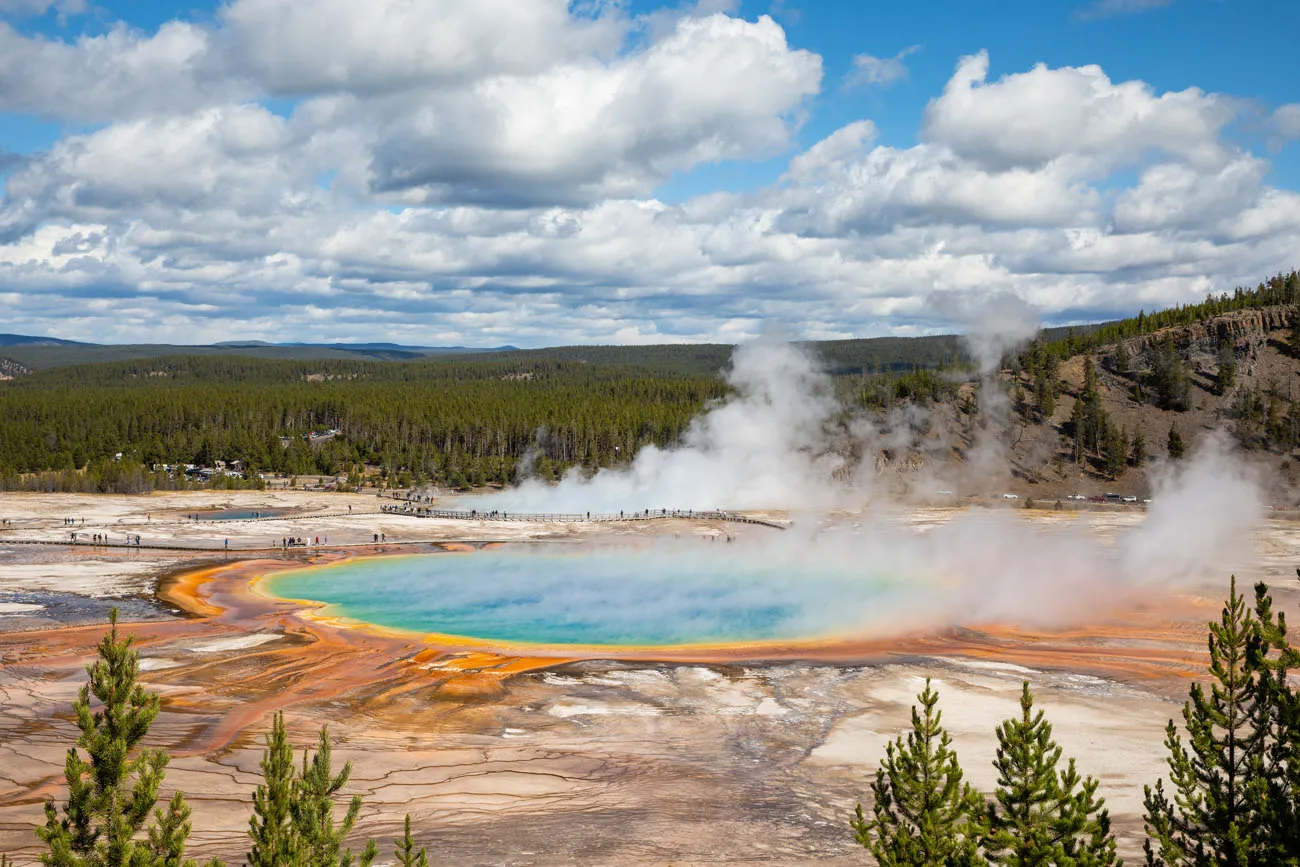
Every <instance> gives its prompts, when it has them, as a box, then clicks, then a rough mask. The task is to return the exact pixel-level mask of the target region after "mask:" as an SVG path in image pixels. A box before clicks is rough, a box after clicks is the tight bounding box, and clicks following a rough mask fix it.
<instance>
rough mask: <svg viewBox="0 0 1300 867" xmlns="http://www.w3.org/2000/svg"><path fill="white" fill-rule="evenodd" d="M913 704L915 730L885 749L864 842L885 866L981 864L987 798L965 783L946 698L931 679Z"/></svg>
mask: <svg viewBox="0 0 1300 867" xmlns="http://www.w3.org/2000/svg"><path fill="white" fill-rule="evenodd" d="M917 699H918V700H919V701H920V702H921V709H920V710H918V709H917V707H916V706H915V705H913V706H912V731H911V732H910V733H908V735H907V740H906V741H904V740H903V738H902V737H901V736H900V737H899V738H898V739H897V740H896V741H894V743H891V744H888V745H887V746H886V747H885V759H884V761H883V762H881V766H880V768H879V769H878V770H877V771H876V780H875V782H874V783H872V785H871V791H872V795H873V796H874V799H875V800H874V803H873V804H872V818H871V819H870V820H868V819H866V818H865V817H864V816H863V813H862V805H861V804H859V805H858V808H857V817H856V818H855V819H854V820H853V822H852V826H853V831H854V836H855V837H856V839H857V841H858V842H859V843H861V844H862V845H863V846H864V847H866V848H867V849H868V850H869V851H870V852H871V854H872V855H873V856H874V857H875V859H876V861H877V862H878V863H879V864H880V867H962V865H978V864H982V863H983V861H982V860H981V859H980V857H979V851H978V848H977V843H978V835H979V831H978V820H979V818H980V814H981V812H982V805H981V801H980V797H979V795H978V794H977V793H976V792H975V791H974V790H973V789H972V788H971V787H970V785H968V784H963V783H962V770H961V765H960V764H958V762H957V754H956V752H954V751H953V749H952V739H951V738H950V737H949V735H948V732H947V731H945V730H944V728H943V725H942V713H941V712H940V711H939V710H938V709H937V707H936V706H937V705H938V703H939V695H938V693H937V692H935V691H934V689H932V688H931V686H930V680H929V678H926V681H925V689H924V691H922V692H921V694H920V695H919V696H917Z"/></svg>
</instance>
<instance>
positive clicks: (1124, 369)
mask: <svg viewBox="0 0 1300 867" xmlns="http://www.w3.org/2000/svg"><path fill="white" fill-rule="evenodd" d="M1129 366H1130V362H1129V355H1128V348H1127V347H1126V346H1125V345H1124V341H1122V340H1121V341H1119V342H1118V343H1116V344H1115V372H1116V373H1118V374H1119V375H1120V376H1128V373H1129Z"/></svg>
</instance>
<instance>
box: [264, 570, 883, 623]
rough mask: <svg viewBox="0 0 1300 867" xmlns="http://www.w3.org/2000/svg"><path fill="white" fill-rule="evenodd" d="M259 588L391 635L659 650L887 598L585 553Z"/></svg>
mask: <svg viewBox="0 0 1300 867" xmlns="http://www.w3.org/2000/svg"><path fill="white" fill-rule="evenodd" d="M723 547H724V546H721V545H719V546H716V549H715V550H718V549H723ZM727 549H728V550H729V549H730V546H727ZM266 588H267V590H268V591H269V592H271V593H273V594H275V595H278V596H282V597H287V598H292V599H310V600H313V601H317V602H324V603H326V604H327V606H328V607H327V609H326V613H327V614H330V615H334V616H343V617H348V618H352V619H354V620H360V621H365V622H367V623H372V624H375V625H378V626H386V627H392V628H397V629H408V630H413V631H418V632H441V633H446V634H450V635H460V636H468V637H474V638H481V639H486V640H489V641H501V642H511V643H521V644H584V645H658V646H663V645H677V644H699V643H721V642H750V641H770V640H782V639H800V638H818V637H823V636H831V635H843V634H845V633H849V632H853V631H854V630H855V629H859V628H862V627H863V626H865V625H866V621H867V620H869V619H870V618H869V616H868V614H867V613H866V609H864V607H863V602H864V601H879V600H880V599H882V598H884V597H885V596H887V595H889V593H890V590H889V588H888V586H887V584H886V583H885V582H882V581H872V580H869V579H866V578H864V576H863V575H862V573H861V571H860V570H858V569H853V570H850V569H847V568H845V569H828V568H826V567H825V566H824V565H822V566H820V567H819V568H818V569H817V572H816V575H815V576H814V575H806V574H800V572H799V569H798V566H797V564H792V563H789V562H782V559H781V558H765V557H762V556H753V555H752V554H751V555H750V556H748V557H746V558H745V559H743V560H742V559H739V558H737V557H736V556H734V555H730V556H729V555H728V554H727V553H721V552H720V553H713V552H712V551H710V552H708V553H704V552H699V551H694V552H691V551H677V552H674V551H664V550H649V551H647V550H622V549H612V550H606V549H594V550H593V549H590V548H587V549H582V550H580V551H557V550H555V549H551V548H547V549H541V550H536V549H533V550H517V549H516V550H494V551H478V552H474V553H440V554H420V555H413V556H404V557H379V558H369V559H362V560H355V561H351V562H348V563H340V564H337V565H332V566H317V567H311V568H308V569H300V570H294V571H291V572H282V573H278V574H276V575H275V576H273V577H272V578H271V579H269V581H268V583H267V584H266ZM871 607H875V606H871Z"/></svg>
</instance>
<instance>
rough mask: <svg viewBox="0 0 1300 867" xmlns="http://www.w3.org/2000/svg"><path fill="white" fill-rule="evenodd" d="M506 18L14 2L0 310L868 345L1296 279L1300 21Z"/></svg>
mask: <svg viewBox="0 0 1300 867" xmlns="http://www.w3.org/2000/svg"><path fill="white" fill-rule="evenodd" d="M498 2H499V0H498ZM513 2H514V3H515V4H517V5H514V6H510V7H509V9H510V11H511V13H512V14H510V15H502V14H496V17H495V19H494V18H493V17H492V15H491V14H490V13H489V12H487V11H482V10H485V9H487V7H488V6H491V3H489V2H487V0H484V2H483V3H479V4H465V3H462V2H459V0H424V2H423V3H417V4H414V6H410V5H404V4H396V3H390V2H388V0H376V2H375V3H373V4H369V5H367V4H348V3H344V2H339V0H321V2H320V3H318V4H312V3H305V2H294V0H232V2H231V3H230V5H229V6H227V7H221V8H219V7H218V6H217V5H214V4H185V5H173V4H166V3H158V2H102V3H95V4H93V5H89V4H83V3H80V2H77V0H64V2H62V3H55V4H53V5H51V4H50V2H49V0H0V20H3V21H4V22H5V24H6V25H7V28H8V29H7V30H6V31H4V32H2V33H0V37H3V40H4V43H3V44H0V54H3V53H8V54H9V55H10V57H11V60H10V61H9V63H8V64H7V65H6V63H5V61H4V60H3V57H0V184H2V185H3V194H2V195H3V197H2V198H0V301H3V300H12V301H13V302H14V307H15V309H16V310H17V311H18V313H17V315H16V319H17V320H18V322H19V323H20V324H22V325H23V327H25V328H27V329H29V330H37V331H42V332H49V333H53V330H61V333H63V334H64V335H65V336H73V337H77V336H80V337H87V336H89V335H91V334H96V335H101V336H102V339H110V340H113V339H120V340H128V339H129V340H135V339H141V338H142V337H150V336H156V337H157V339H160V340H161V339H174V338H175V336H176V334H178V333H179V334H193V335H196V337H198V336H202V337H204V338H207V337H210V336H217V335H221V337H222V338H224V337H227V336H228V335H229V332H230V330H231V329H232V328H233V329H235V330H237V331H239V332H240V336H247V337H250V338H252V337H260V338H264V339H265V338H270V337H275V336H277V334H276V332H277V331H278V330H280V328H281V325H280V323H282V322H283V321H284V320H283V315H282V314H283V312H284V311H286V310H290V309H296V310H308V309H309V310H310V311H311V315H310V316H309V317H307V320H306V321H304V322H302V323H301V324H299V325H296V326H295V328H296V330H295V333H294V334H292V335H289V336H290V337H292V338H294V339H317V338H319V339H348V338H350V337H355V339H362V340H368V339H388V338H390V337H392V336H393V331H394V330H396V332H397V333H398V334H399V335H400V336H401V338H402V339H405V340H407V342H429V343H434V342H446V341H455V342H466V343H486V344H492V343H500V342H514V343H518V344H520V345H538V344H541V343H556V342H589V341H597V342H653V341H656V340H659V339H670V340H684V339H686V340H689V339H738V338H741V337H744V336H745V335H748V334H752V333H756V332H757V331H758V330H761V328H762V327H763V324H764V323H765V322H767V321H770V320H772V319H779V320H783V321H784V322H785V324H786V325H787V327H788V328H789V329H791V330H792V331H793V332H795V333H796V334H799V335H803V336H810V337H846V336H865V335H869V334H884V333H897V334H907V333H920V332H923V331H926V330H934V328H941V327H943V323H936V322H935V321H934V317H933V316H931V315H930V314H929V311H928V306H929V305H928V302H927V298H929V297H930V296H931V295H933V294H934V293H940V294H943V293H963V294H971V295H978V294H979V293H980V292H981V291H988V292H989V293H995V292H1002V291H1011V292H1012V293H1013V294H1019V295H1021V296H1022V297H1023V298H1024V299H1025V300H1026V301H1028V302H1029V303H1030V304H1032V305H1034V306H1035V307H1037V308H1038V309H1040V310H1041V315H1042V318H1043V321H1045V322H1060V321H1067V320H1071V321H1073V320H1076V319H1087V318H1089V317H1090V316H1103V315H1112V314H1113V313H1115V312H1117V311H1118V312H1123V311H1124V310H1126V309H1127V308H1129V307H1134V306H1137V305H1141V306H1147V307H1151V306H1155V305H1159V304H1161V303H1176V302H1178V301H1181V300H1190V299H1191V298H1196V297H1201V296H1203V294H1204V293H1205V291H1218V290H1221V289H1229V288H1231V286H1232V285H1234V284H1235V282H1239V281H1249V280H1253V279H1259V278H1262V277H1264V276H1267V274H1268V273H1269V272H1270V271H1271V270H1273V269H1277V268H1285V267H1291V266H1293V265H1295V264H1300V262H1293V261H1289V260H1288V256H1292V255H1294V254H1293V253H1290V252H1288V251H1292V250H1295V249H1298V248H1300V245H1297V244H1295V243H1294V241H1295V240H1296V233H1297V225H1296V216H1295V214H1296V213H1300V204H1297V203H1298V202H1300V199H1297V198H1296V194H1295V191H1296V190H1297V188H1300V147H1297V144H1296V139H1297V138H1298V137H1300V87H1298V86H1297V81H1298V80H1300V76H1296V75H1295V73H1294V70H1293V62H1292V60H1291V59H1290V58H1291V51H1292V49H1291V45H1290V41H1291V40H1292V39H1293V37H1294V34H1295V33H1296V32H1300V5H1297V4H1290V3H1281V2H1271V3H1268V2H1259V0H1242V2H1234V3H1228V2H1226V0H1083V2H1079V3H1068V2H1061V3H1057V2H1002V3H997V4H972V3H968V2H924V3H921V2H918V3H911V4H883V3H866V2H858V3H841V2H812V0H806V2H801V0H783V2H780V3H776V4H773V3H771V2H750V0H741V2H739V3H735V2H727V0H701V2H699V3H698V4H695V5H687V6H682V5H667V6H665V5H663V4H658V3H652V2H646V0H636V2H631V3H627V4H622V5H612V4H601V3H588V4H583V5H581V6H576V5H575V6H570V7H568V8H567V9H566V8H565V3H564V0H513ZM46 7H48V8H46ZM502 8H503V9H504V8H506V7H504V6H503V7H502ZM476 9H477V10H480V12H481V14H480V13H479V12H475V10H476ZM41 10H44V11H41ZM412 10H414V11H412ZM514 13H517V14H514ZM476 16H477V17H476ZM769 17H770V20H768V18H769ZM321 22H324V24H322V23H321ZM440 22H442V23H445V24H446V27H439V26H438V25H439V23H440ZM322 26H323V27H325V28H327V30H326V31H324V32H326V33H327V34H328V35H324V36H322V31H321V30H320V29H319V27H322ZM425 27H427V28H428V29H427V30H425V29H423V28H425ZM272 31H274V32H275V34H276V35H275V36H274V37H273V38H272V37H268V36H267V34H269V33H271V32H272ZM447 33H452V34H456V36H455V38H463V39H464V44H463V45H461V44H455V43H454V40H453V43H452V44H441V43H439V41H438V40H439V39H440V38H443V37H445V35H446V34H447ZM426 34H427V35H426ZM407 35H409V37H410V38H409V42H407V41H404V37H406V36H407ZM322 39H326V40H330V42H329V44H321V43H320V40H322ZM368 39H369V40H372V42H371V43H367V42H366V40H368ZM282 40H284V41H285V42H284V44H281V41H282ZM313 40H315V41H313ZM502 46H507V47H508V50H507V48H502ZM498 49H500V50H498ZM971 57H976V58H981V57H982V58H984V60H983V61H982V63H984V64H985V65H986V67H987V68H986V69H984V68H983V67H981V66H980V63H979V62H977V63H976V64H975V66H973V67H972V66H969V65H965V64H967V61H965V60H963V58H971ZM141 58H144V60H143V61H142V60H141ZM1038 64H1043V68H1042V69H1037V68H1036V67H1037V65H1038ZM1091 67H1100V73H1096V74H1094V73H1093V72H1089V71H1088V69H1089V68H1091ZM741 69H743V70H747V72H745V73H744V74H740V73H737V74H736V75H735V76H731V75H729V72H730V71H731V70H741ZM870 69H875V70H876V72H877V74H876V75H874V76H872V75H868V74H866V73H865V72H864V71H863V70H870ZM961 70H965V71H964V72H963V71H961ZM692 76H695V77H692ZM961 76H966V78H961V80H963V81H965V80H969V81H970V82H972V84H971V85H969V86H970V87H971V88H972V89H971V90H970V91H969V94H968V95H963V94H964V93H965V91H960V92H955V93H954V94H953V95H952V97H951V98H949V97H946V96H945V88H947V87H949V85H950V82H953V81H957V80H958V79H959V78H960V77H961ZM959 90H960V89H959ZM610 94H613V96H612V97H611V96H610ZM485 95H486V96H485ZM606 98H608V99H609V101H608V102H604V101H603V100H606ZM498 99H499V100H500V103H499V104H497V103H496V102H494V101H493V100H498ZM549 100H555V103H554V105H548V104H547V103H548V101H549ZM1044 100H1046V102H1044ZM1049 115H1050V116H1049ZM660 116H664V122H663V123H660V122H659V121H660ZM994 117H1000V118H1001V120H1000V121H995V120H992V118H994ZM999 123H1001V124H1004V125H1006V126H1007V127H1008V128H1009V127H1011V126H1014V127H1016V130H1017V131H1016V132H1015V133H1014V134H1013V133H1011V132H1009V131H1007V132H1006V134H1005V135H1003V130H1002V129H1001V128H1000V127H999V126H998V124H999ZM566 124H568V126H566ZM1062 131H1068V132H1062ZM1076 140H1077V146H1075V144H1076ZM6 153H8V154H10V156H9V157H4V156H3V155H4V154H6ZM15 154H16V155H18V156H19V157H20V159H15V158H14V156H13V155H15ZM800 167H802V168H800ZM162 175H167V177H162ZM647 221H648V222H647ZM746 227H748V228H746ZM243 232H248V233H249V234H248V235H247V237H244V236H242V235H241V233H243ZM393 239H400V243H399V242H398V241H397V240H393ZM386 240H387V241H390V242H391V243H392V245H393V246H392V248H391V250H388V251H387V252H385V253H384V254H383V255H379V254H378V253H376V250H377V249H379V248H382V247H383V246H384V243H385V241H386ZM647 247H649V248H651V249H645V248H647ZM70 251H71V252H70ZM1170 251H1176V252H1177V255H1176V257H1175V258H1172V259H1171V254H1170ZM72 253H75V254H76V255H72ZM642 256H644V257H645V260H644V263H641V268H640V270H639V271H637V272H633V271H632V270H631V267H632V265H633V264H635V263H638V262H640V259H639V257H642ZM620 263H623V265H624V267H625V269H626V270H623V271H620ZM268 284H270V285H269V286H268ZM395 287H400V288H395ZM981 287H985V288H983V289H982V288H981ZM67 298H76V299H78V301H77V308H78V311H79V313H82V314H84V315H80V316H77V317H74V318H72V319H68V318H67V317H62V316H56V315H54V314H53V312H52V311H55V310H57V309H59V305H60V303H61V300H62V299H67ZM259 299H261V300H259ZM1090 311H1091V313H1090ZM106 322H108V323H111V325H110V326H109V327H108V328H107V330H106V329H105V327H104V325H105V323H106ZM958 324H959V323H958ZM11 330H12V329H11Z"/></svg>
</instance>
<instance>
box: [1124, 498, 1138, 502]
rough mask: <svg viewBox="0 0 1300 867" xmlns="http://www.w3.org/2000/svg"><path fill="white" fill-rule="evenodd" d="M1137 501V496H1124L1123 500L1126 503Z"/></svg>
mask: <svg viewBox="0 0 1300 867" xmlns="http://www.w3.org/2000/svg"><path fill="white" fill-rule="evenodd" d="M1137 501H1138V498H1137V497H1125V498H1124V502H1126V503H1136V502H1137Z"/></svg>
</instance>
